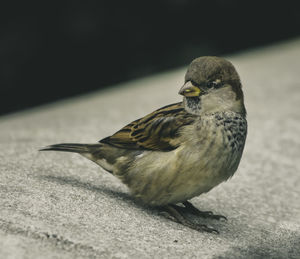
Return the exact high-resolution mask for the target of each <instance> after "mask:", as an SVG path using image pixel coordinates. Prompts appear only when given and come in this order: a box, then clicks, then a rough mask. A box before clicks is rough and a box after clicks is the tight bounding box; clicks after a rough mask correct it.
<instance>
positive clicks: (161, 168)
mask: <svg viewBox="0 0 300 259" xmlns="http://www.w3.org/2000/svg"><path fill="white" fill-rule="evenodd" d="M179 93H180V94H181V95H183V96H184V97H183V102H180V103H175V104H171V105H167V106H165V107H162V108H160V109H158V110H156V111H154V112H152V113H150V114H149V115H146V116H145V117H143V118H141V119H138V120H136V121H133V122H132V123H130V124H128V125H127V126H125V127H124V128H122V129H121V130H119V131H118V132H116V133H115V134H113V135H112V136H109V137H107V138H104V139H102V140H100V141H99V143H97V144H68V143H67V144H57V145H51V146H49V147H46V148H44V149H42V150H57V151H70V152H77V153H79V154H81V155H83V156H85V157H87V158H88V159H90V160H92V161H94V162H95V163H97V164H99V165H100V166H101V167H102V168H104V169H105V170H107V171H109V172H111V173H112V174H113V175H115V176H116V177H118V178H119V179H121V180H122V182H123V183H125V184H126V185H127V186H128V187H129V189H130V190H131V192H132V194H133V195H134V196H135V197H136V198H137V199H139V200H141V201H142V202H144V203H145V204H149V205H153V206H165V207H166V208H168V212H169V213H170V212H171V213H172V214H173V215H172V216H173V217H174V218H175V219H176V221H178V222H179V223H182V224H184V225H186V226H189V227H192V228H194V229H197V230H205V231H209V232H212V231H215V230H214V229H211V228H208V227H206V226H204V225H201V227H199V226H195V225H194V224H192V223H190V222H189V221H188V220H187V219H185V218H184V217H182V216H181V214H178V211H177V210H176V208H175V207H174V206H175V205H174V204H176V203H180V202H181V203H183V204H184V205H185V206H186V207H187V208H190V206H192V205H190V204H188V203H187V200H189V199H191V198H193V197H195V196H198V195H200V194H201V193H205V192H208V191H209V190H211V189H212V188H213V187H215V186H216V185H218V184H220V183H221V182H223V181H225V180H227V179H228V178H230V177H231V176H232V175H233V174H234V173H235V171H236V170H237V168H238V165H239V162H240V159H241V156H242V153H243V149H244V144H245V140H246V135H247V121H246V110H245V107H244V97H243V92H242V89H241V82H240V79H239V76H238V74H237V72H236V70H235V69H234V67H233V66H232V64H231V63H230V62H229V61H226V60H224V59H222V58H218V57H201V58H198V59H195V60H194V61H193V62H192V63H191V65H190V66H189V68H188V71H187V73H186V76H185V84H184V86H183V87H182V88H181V89H180V91H179ZM177 209H178V208H177ZM195 210H196V209H195V208H194V209H193V211H194V212H195ZM201 215H202V214H201ZM214 216H215V215H214ZM220 217H221V216H218V217H217V216H215V218H220Z"/></svg>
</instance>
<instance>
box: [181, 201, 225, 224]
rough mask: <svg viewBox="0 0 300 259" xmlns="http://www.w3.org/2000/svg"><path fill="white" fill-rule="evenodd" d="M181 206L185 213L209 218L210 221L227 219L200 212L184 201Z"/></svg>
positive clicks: (209, 212)
mask: <svg viewBox="0 0 300 259" xmlns="http://www.w3.org/2000/svg"><path fill="white" fill-rule="evenodd" d="M182 204H183V205H184V207H185V209H186V211H188V212H189V213H191V214H193V215H197V216H200V217H202V218H211V219H216V220H227V218H226V217H225V216H223V215H216V214H213V213H212V212H211V211H201V210H199V209H197V208H196V207H195V206H194V205H193V204H192V203H190V202H188V201H185V202H182Z"/></svg>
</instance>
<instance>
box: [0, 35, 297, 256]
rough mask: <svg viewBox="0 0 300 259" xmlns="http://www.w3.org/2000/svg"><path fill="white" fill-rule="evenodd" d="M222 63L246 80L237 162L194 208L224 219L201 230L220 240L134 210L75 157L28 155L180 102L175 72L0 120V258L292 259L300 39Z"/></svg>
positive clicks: (103, 176) (106, 179)
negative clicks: (245, 130)
mask: <svg viewBox="0 0 300 259" xmlns="http://www.w3.org/2000/svg"><path fill="white" fill-rule="evenodd" d="M229 59H230V60H231V61H232V62H233V63H234V65H235V66H236V68H237V70H238V72H239V73H240V76H241V78H242V81H243V83H244V92H245V97H246V105H247V109H248V121H249V134H248V139H247V144H246V147H245V152H244V156H243V159H242V162H241V165H240V167H239V169H238V171H237V173H236V174H235V176H234V177H233V178H232V179H231V180H230V181H228V182H226V183H223V184H221V185H220V186H218V187H217V188H215V189H213V190H212V191H211V192H209V193H208V194H206V195H202V196H200V197H197V198H194V199H193V203H194V205H196V206H197V207H199V208H201V209H203V210H213V211H214V212H217V213H220V214H223V215H226V216H227V217H228V219H229V220H228V222H215V221H209V222H207V221H206V222H207V223H209V224H210V225H212V226H215V227H216V228H217V229H218V230H219V231H220V232H221V233H220V235H215V234H208V233H199V232H196V231H194V230H191V229H188V228H185V227H183V226H181V225H179V224H176V223H173V222H171V221H168V220H166V219H164V218H162V217H161V216H159V215H158V213H157V211H155V210H151V209H149V208H144V207H141V206H140V205H138V204H135V203H134V201H133V200H132V199H131V198H130V196H129V195H128V191H127V189H126V187H125V186H123V185H122V184H121V183H120V182H119V181H118V180H117V179H115V178H114V177H113V176H111V175H109V174H108V173H106V172H104V171H103V170H102V169H100V168H99V167H98V166H96V165H95V164H93V163H92V162H90V161H88V160H86V159H84V158H82V157H80V156H79V155H76V154H70V153H56V152H48V153H39V152H37V150H38V148H41V147H43V146H45V145H48V144H53V143H60V142H96V141H97V140H99V139H101V138H102V137H105V136H107V135H109V134H111V133H113V132H115V131H116V130H118V129H119V128H120V127H121V126H123V125H124V124H126V123H128V122H130V121H132V120H134V119H136V118H138V117H140V116H143V115H145V114H146V113H148V112H151V111H152V110H153V109H155V108H159V107H160V106H162V105H165V104H168V103H171V102H175V101H178V100H180V96H178V95H177V91H178V89H179V87H180V86H181V85H182V83H183V75H184V72H185V69H179V70H176V71H172V72H169V73H164V74H160V75H156V76H153V77H149V78H145V79H142V80H137V81H133V82H129V83H127V84H126V85H123V86H122V87H118V86H116V87H114V88H111V89H109V90H106V91H100V92H96V93H93V94H91V95H86V96H82V97H78V98H75V99H71V100H66V101H62V102H58V103H55V104H53V105H48V106H44V107H42V108H38V109H34V110H29V111H26V112H22V113H17V114H14V115H9V116H5V117H2V118H1V119H0V130H1V135H0V144H1V150H0V163H1V166H0V169H1V171H0V195H1V196H0V257H1V258H82V257H90V258H93V257H97V258H300V202H299V200H300V160H299V157H300V137H299V134H300V113H299V108H300V83H299V72H300V70H299V67H300V40H294V41H292V42H287V43H284V44H280V45H275V46H272V47H268V48H264V49H259V50H255V51H249V52H247V53H241V54H239V55H236V56H233V57H229ZM99 75H100V72H99ZM194 220H198V219H197V218H194Z"/></svg>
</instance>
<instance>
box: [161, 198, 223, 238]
mask: <svg viewBox="0 0 300 259" xmlns="http://www.w3.org/2000/svg"><path fill="white" fill-rule="evenodd" d="M178 208H179V206H176V205H172V204H170V205H166V206H164V207H163V208H162V209H163V212H162V213H161V215H163V216H164V217H166V218H167V219H170V220H172V221H175V222H177V223H180V224H182V225H184V226H186V227H189V228H191V229H194V230H197V231H200V232H202V231H204V232H209V233H216V234H219V231H217V230H216V229H214V228H212V227H208V226H206V225H204V224H195V223H193V222H191V221H190V220H188V219H187V218H185V217H184V216H183V215H182V214H181V213H180V212H179V209H178Z"/></svg>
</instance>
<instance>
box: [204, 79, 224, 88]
mask: <svg viewBox="0 0 300 259" xmlns="http://www.w3.org/2000/svg"><path fill="white" fill-rule="evenodd" d="M220 86H221V81H220V80H215V81H211V82H207V87H208V88H213V87H214V88H219V87H220Z"/></svg>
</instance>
